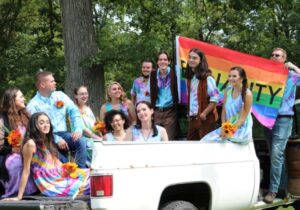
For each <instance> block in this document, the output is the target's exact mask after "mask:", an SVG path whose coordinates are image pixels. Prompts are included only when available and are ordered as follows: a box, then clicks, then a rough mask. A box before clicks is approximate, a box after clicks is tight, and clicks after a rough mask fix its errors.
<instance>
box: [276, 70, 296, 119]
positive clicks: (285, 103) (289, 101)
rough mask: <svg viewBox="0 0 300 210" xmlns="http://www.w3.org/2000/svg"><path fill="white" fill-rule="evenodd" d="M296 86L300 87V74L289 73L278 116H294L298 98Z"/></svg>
mask: <svg viewBox="0 0 300 210" xmlns="http://www.w3.org/2000/svg"><path fill="white" fill-rule="evenodd" d="M296 86H300V74H297V73H296V72H294V71H289V74H288V79H287V81H286V84H285V90H284V93H283V98H282V101H281V106H280V108H279V110H278V115H294V111H293V106H294V103H295V97H296Z"/></svg>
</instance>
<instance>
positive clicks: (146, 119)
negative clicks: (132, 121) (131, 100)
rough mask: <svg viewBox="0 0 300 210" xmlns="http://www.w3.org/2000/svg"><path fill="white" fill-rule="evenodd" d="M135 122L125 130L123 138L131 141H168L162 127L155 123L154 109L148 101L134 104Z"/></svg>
mask: <svg viewBox="0 0 300 210" xmlns="http://www.w3.org/2000/svg"><path fill="white" fill-rule="evenodd" d="M135 110H136V113H137V122H136V125H134V126H132V127H131V128H129V129H128V130H127V131H126V137H125V140H132V141H168V140H169V139H168V134H167V131H166V129H165V128H164V127H161V126H159V125H155V123H154V117H153V114H154V110H153V107H152V106H151V103H150V102H148V101H140V102H138V103H137V104H136V108H135Z"/></svg>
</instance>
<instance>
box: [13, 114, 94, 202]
mask: <svg viewBox="0 0 300 210" xmlns="http://www.w3.org/2000/svg"><path fill="white" fill-rule="evenodd" d="M22 154H23V159H24V167H23V171H22V177H21V182H20V185H19V192H18V196H17V197H15V198H10V199H9V200H22V197H23V194H24V190H25V185H26V183H27V180H28V176H29V173H30V170H32V173H33V178H34V181H35V183H36V185H37V187H38V189H39V190H40V191H41V193H42V194H43V195H45V196H51V197H54V196H74V195H76V194H77V193H78V194H85V195H88V194H89V191H90V185H89V169H81V168H80V169H78V168H77V170H76V171H75V173H73V170H72V171H71V172H72V173H73V174H71V173H68V172H66V171H64V168H63V165H62V163H61V162H60V160H59V159H58V151H57V148H56V146H55V145H54V143H53V127H52V125H51V122H50V118H49V117H48V116H47V114H46V113H43V112H37V113H35V114H33V115H32V116H31V118H30V121H29V139H27V140H25V141H24V143H23V149H22ZM74 164H75V163H74Z"/></svg>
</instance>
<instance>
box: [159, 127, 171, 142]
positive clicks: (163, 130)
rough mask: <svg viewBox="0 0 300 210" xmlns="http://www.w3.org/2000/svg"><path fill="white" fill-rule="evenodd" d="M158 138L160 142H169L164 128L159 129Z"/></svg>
mask: <svg viewBox="0 0 300 210" xmlns="http://www.w3.org/2000/svg"><path fill="white" fill-rule="evenodd" d="M160 136H161V140H162V141H169V137H168V133H167V131H166V129H165V128H164V127H161V130H160Z"/></svg>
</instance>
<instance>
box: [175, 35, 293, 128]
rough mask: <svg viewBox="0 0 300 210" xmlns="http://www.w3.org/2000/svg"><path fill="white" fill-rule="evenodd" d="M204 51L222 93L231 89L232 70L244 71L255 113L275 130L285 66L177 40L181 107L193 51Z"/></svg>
mask: <svg viewBox="0 0 300 210" xmlns="http://www.w3.org/2000/svg"><path fill="white" fill-rule="evenodd" d="M192 48H198V49H200V50H202V51H203V52H204V53H205V55H206V59H207V62H208V67H209V69H210V70H211V71H212V73H213V76H214V78H215V80H216V83H217V87H218V89H219V91H220V93H221V101H222V96H223V91H224V89H225V88H226V86H227V85H228V81H227V78H228V73H229V70H230V68H232V67H234V66H240V67H242V68H244V69H245V71H246V74H247V78H248V85H249V89H250V90H251V91H252V94H253V104H252V113H253V115H254V116H255V117H256V119H257V120H258V121H259V122H260V123H261V124H262V125H264V126H266V127H268V128H272V127H273V125H274V123H275V119H276V117H277V113H278V109H279V107H280V104H281V100H282V96H283V93H284V87H285V82H286V80H287V76H288V71H287V70H286V68H285V66H284V65H283V64H282V63H279V62H275V61H271V60H269V59H265V58H261V57H257V56H253V55H249V54H245V53H241V52H238V51H234V50H231V49H228V48H223V47H219V46H216V45H212V44H208V43H205V42H201V41H197V40H194V39H190V38H186V37H181V36H178V37H177V39H176V52H177V65H176V72H177V76H178V90H179V98H180V103H183V104H186V103H187V87H186V80H185V70H186V66H187V60H188V53H189V51H190V49H192Z"/></svg>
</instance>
